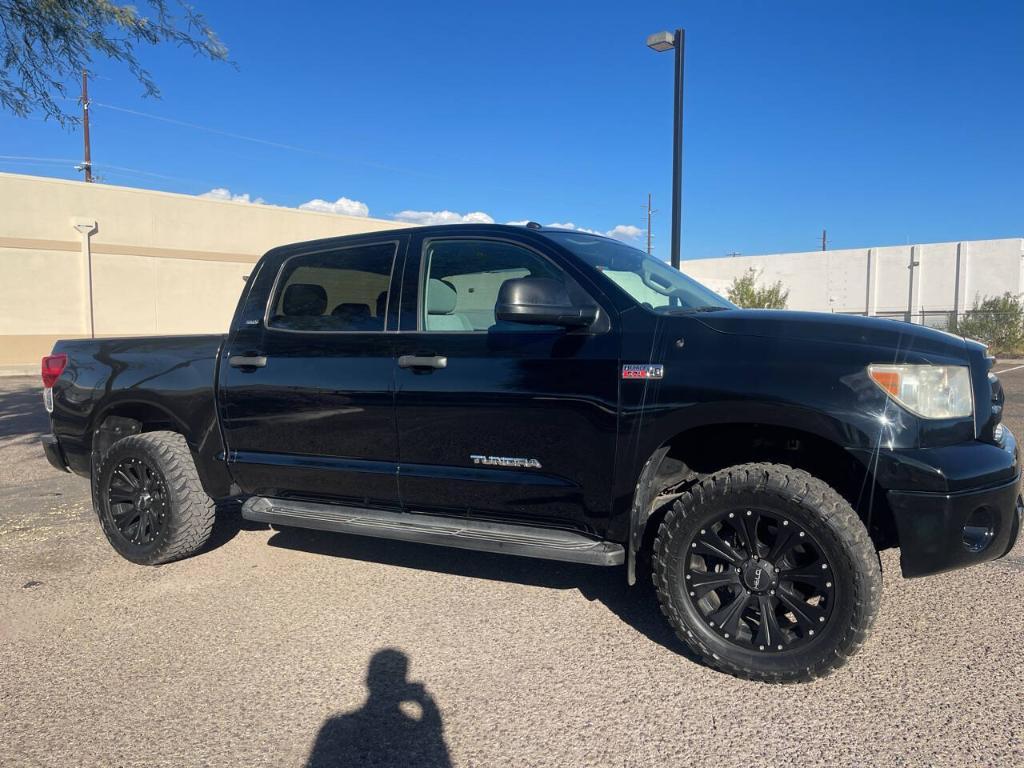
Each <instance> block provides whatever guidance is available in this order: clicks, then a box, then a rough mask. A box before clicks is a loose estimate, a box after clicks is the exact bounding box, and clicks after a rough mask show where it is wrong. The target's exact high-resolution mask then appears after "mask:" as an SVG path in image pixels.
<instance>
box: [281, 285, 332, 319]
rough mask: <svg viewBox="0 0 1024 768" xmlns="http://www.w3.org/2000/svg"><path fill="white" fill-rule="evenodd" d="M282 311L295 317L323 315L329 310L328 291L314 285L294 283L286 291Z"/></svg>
mask: <svg viewBox="0 0 1024 768" xmlns="http://www.w3.org/2000/svg"><path fill="white" fill-rule="evenodd" d="M281 309H282V311H283V313H284V314H285V315H291V316H293V317H296V316H297V317H310V316H313V315H322V314H323V313H324V310H325V309H327V291H325V290H324V287H323V286H322V285H315V284H314V283H292V284H291V285H289V286H288V287H287V288H285V289H284V299H283V300H282V302H281Z"/></svg>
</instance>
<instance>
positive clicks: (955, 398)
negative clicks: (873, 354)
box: [868, 365, 974, 419]
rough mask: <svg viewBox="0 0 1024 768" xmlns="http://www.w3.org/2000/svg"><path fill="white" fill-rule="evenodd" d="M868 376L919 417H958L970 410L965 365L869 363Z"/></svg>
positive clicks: (971, 397)
mask: <svg viewBox="0 0 1024 768" xmlns="http://www.w3.org/2000/svg"><path fill="white" fill-rule="evenodd" d="M868 376H870V377H871V380H872V381H873V382H875V384H877V385H878V386H879V387H881V388H882V389H883V390H885V392H886V393H887V394H888V395H889V396H890V397H891V398H892V399H893V400H895V401H896V402H897V403H899V404H900V405H902V406H903V407H904V408H906V409H907V410H908V411H910V412H911V413H915V414H917V415H918V416H921V417H923V418H926V419H959V418H966V417H967V416H970V415H971V414H972V413H974V397H973V395H972V391H971V372H970V369H969V368H967V366H965V365H869V366H868Z"/></svg>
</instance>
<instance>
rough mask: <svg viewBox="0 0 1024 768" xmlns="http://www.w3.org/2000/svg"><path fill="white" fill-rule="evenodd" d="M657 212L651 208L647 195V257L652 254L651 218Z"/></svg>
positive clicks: (649, 197) (648, 195)
mask: <svg viewBox="0 0 1024 768" xmlns="http://www.w3.org/2000/svg"><path fill="white" fill-rule="evenodd" d="M656 213H657V211H656V210H654V209H653V208H651V193H650V192H648V193H647V255H648V256H650V255H652V254H653V253H654V246H653V244H652V242H651V241H652V238H653V236H652V235H651V216H653V215H654V214H656Z"/></svg>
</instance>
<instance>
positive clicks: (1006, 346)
mask: <svg viewBox="0 0 1024 768" xmlns="http://www.w3.org/2000/svg"><path fill="white" fill-rule="evenodd" d="M954 325H955V327H954V328H952V329H951V330H953V331H955V332H956V333H959V334H962V335H963V336H966V337H967V338H969V339H977V340H978V341H981V342H984V343H985V344H988V346H989V351H990V352H991V353H992V354H994V355H1021V354H1024V301H1022V300H1021V297H1020V296H1016V295H1014V294H1012V293H1004V294H1003V295H1002V296H989V297H987V298H985V299H981V298H980V297H979V298H975V300H974V308H973V309H969V310H968V311H967V314H965V315H964V316H963V317H962V318H960V319H959V320H958V321H957V322H956V323H955V324H954Z"/></svg>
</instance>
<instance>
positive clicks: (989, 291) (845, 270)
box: [682, 237, 1024, 315]
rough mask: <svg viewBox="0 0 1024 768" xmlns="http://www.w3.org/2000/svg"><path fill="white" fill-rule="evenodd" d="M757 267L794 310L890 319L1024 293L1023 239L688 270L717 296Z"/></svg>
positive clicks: (703, 264)
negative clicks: (777, 286) (784, 290)
mask: <svg viewBox="0 0 1024 768" xmlns="http://www.w3.org/2000/svg"><path fill="white" fill-rule="evenodd" d="M751 267H753V268H754V269H756V270H758V271H759V272H761V278H760V280H761V282H763V283H774V282H775V281H776V280H781V281H782V283H783V285H784V286H785V287H786V288H788V289H789V308H790V309H806V310H813V311H819V312H857V313H861V314H872V315H873V314H885V313H896V312H907V311H910V312H913V313H921V312H952V311H954V310H955V311H957V312H961V313H962V312H964V311H965V310H967V309H970V308H971V307H972V306H973V305H974V300H975V298H976V297H985V296H996V295H1000V294H1003V293H1005V292H1006V291H1010V292H1011V293H1017V294H1020V293H1024V276H1022V271H1024V239H1021V238H1019V237H1016V238H1009V239H1003V240H965V241H961V242H953V243H929V244H924V245H896V246H882V247H878V248H853V249H846V250H839V251H825V252H822V251H809V252H806V253H777V254H772V255H766V256H737V257H723V258H717V259H694V260H690V261H684V262H683V263H682V271H683V272H685V273H686V274H688V275H690V276H692V277H694V278H696V279H697V280H700V281H701V282H704V283H706V284H708V285H710V286H712V287H713V288H714V289H715V290H718V291H719V292H724V289H722V288H720V286H722V285H723V284H724V285H725V287H726V288H727V287H728V286H729V285H731V284H732V281H733V279H734V278H736V277H740V276H742V275H743V274H744V273H745V272H746V271H747V270H748V269H750V268H751Z"/></svg>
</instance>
